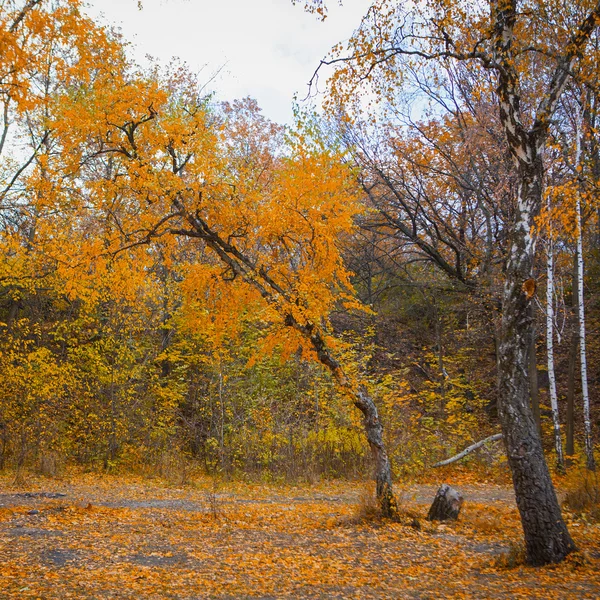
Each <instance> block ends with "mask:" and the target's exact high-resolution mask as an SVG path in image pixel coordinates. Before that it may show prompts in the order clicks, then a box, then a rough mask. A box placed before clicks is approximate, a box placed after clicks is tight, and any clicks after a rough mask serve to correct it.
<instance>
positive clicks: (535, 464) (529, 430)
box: [498, 148, 575, 565]
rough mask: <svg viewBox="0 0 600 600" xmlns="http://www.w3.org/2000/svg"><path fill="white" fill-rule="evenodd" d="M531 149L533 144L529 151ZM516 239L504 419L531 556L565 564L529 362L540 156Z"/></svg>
mask: <svg viewBox="0 0 600 600" xmlns="http://www.w3.org/2000/svg"><path fill="white" fill-rule="evenodd" d="M527 150H528V151H529V152H531V150H532V149H531V148H528V149H527ZM519 170H520V173H519V174H520V185H519V189H518V196H517V206H516V211H515V221H514V223H513V227H512V231H511V233H512V240H511V244H510V250H509V256H508V261H507V265H506V280H505V284H504V291H503V310H502V326H501V342H500V349H499V350H500V352H499V361H498V363H499V374H498V375H499V377H498V380H499V381H498V388H499V417H500V423H501V425H502V433H503V436H504V441H505V445H506V454H507V457H508V463H509V465H510V469H511V472H512V479H513V484H514V488H515V496H516V500H517V506H518V509H519V513H520V516H521V522H522V524H523V532H524V534H525V544H526V552H527V560H528V562H529V563H530V564H532V565H544V564H547V563H553V562H560V561H562V560H563V559H564V558H565V557H566V556H567V554H569V553H570V552H572V551H573V550H575V544H574V543H573V540H572V539H571V536H570V535H569V532H568V530H567V527H566V525H565V523H564V521H563V518H562V514H561V510H560V506H559V504H558V500H557V498H556V493H555V491H554V487H553V485H552V480H551V478H550V473H549V471H548V466H547V464H546V461H545V459H544V453H543V449H542V444H541V440H540V437H539V435H538V431H537V427H536V424H535V421H534V419H533V415H532V411H531V408H530V406H529V377H528V364H529V359H530V357H529V353H530V348H531V336H532V330H533V319H532V317H531V310H530V307H529V305H530V302H531V299H532V298H533V295H534V293H535V285H534V284H535V280H534V279H533V257H534V242H533V238H532V236H531V228H532V225H533V219H534V218H535V216H536V214H537V213H538V212H539V209H540V207H541V199H542V177H543V166H542V161H541V157H536V158H535V159H534V160H533V161H532V164H531V166H530V167H529V168H527V167H526V166H525V165H523V164H521V166H520V169H519Z"/></svg>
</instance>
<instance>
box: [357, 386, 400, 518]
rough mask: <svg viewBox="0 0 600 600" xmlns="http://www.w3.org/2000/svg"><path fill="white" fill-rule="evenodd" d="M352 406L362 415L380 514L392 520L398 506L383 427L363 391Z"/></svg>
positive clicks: (373, 404)
mask: <svg viewBox="0 0 600 600" xmlns="http://www.w3.org/2000/svg"><path fill="white" fill-rule="evenodd" d="M354 405H355V406H356V407H357V408H358V409H359V410H360V411H361V412H362V414H363V424H364V428H365V433H366V435H367V440H368V442H369V447H370V449H371V454H372V455H373V461H374V463H375V485H376V490H377V499H378V500H379V505H380V507H381V513H382V515H383V516H384V517H388V518H393V517H395V516H396V515H397V513H398V505H397V504H396V498H395V496H394V491H393V487H392V469H391V466H390V461H389V458H388V455H387V451H386V449H385V444H384V441H383V425H382V424H381V420H380V419H379V414H378V412H377V407H376V406H375V403H374V402H373V399H372V398H371V397H370V396H369V395H368V394H367V393H366V392H365V391H364V390H361V391H359V392H358V393H357V394H356V400H355V401H354Z"/></svg>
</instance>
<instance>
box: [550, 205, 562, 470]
mask: <svg viewBox="0 0 600 600" xmlns="http://www.w3.org/2000/svg"><path fill="white" fill-rule="evenodd" d="M548 203H549V202H548ZM548 229H549V231H548V242H547V244H546V252H547V263H546V269H547V285H546V348H547V354H548V382H549V385H548V388H549V392H550V406H551V407H552V422H553V425H554V447H555V448H556V470H557V471H559V472H561V473H562V472H564V470H565V461H564V458H563V447H562V439H561V434H560V418H559V414H558V395H557V393H556V376H555V374H554V255H553V253H554V245H553V243H552V224H551V223H550V225H549V227H548Z"/></svg>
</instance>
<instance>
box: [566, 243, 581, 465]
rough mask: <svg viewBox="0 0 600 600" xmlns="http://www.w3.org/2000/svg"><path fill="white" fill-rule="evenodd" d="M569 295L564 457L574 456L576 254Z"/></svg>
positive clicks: (577, 332) (577, 341)
mask: <svg viewBox="0 0 600 600" xmlns="http://www.w3.org/2000/svg"><path fill="white" fill-rule="evenodd" d="M572 290H573V291H572V294H571V307H572V311H571V312H572V314H573V317H574V321H575V322H574V323H573V325H572V330H571V331H572V333H571V347H570V348H569V371H568V378H567V444H566V449H565V452H566V455H567V456H573V455H574V454H575V371H576V367H577V349H578V346H579V312H578V304H577V298H578V293H577V252H575V254H574V255H573V283H572Z"/></svg>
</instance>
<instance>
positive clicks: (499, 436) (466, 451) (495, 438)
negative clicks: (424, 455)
mask: <svg viewBox="0 0 600 600" xmlns="http://www.w3.org/2000/svg"><path fill="white" fill-rule="evenodd" d="M501 439H502V434H501V433H496V434H494V435H490V437H486V438H485V440H481V441H480V442H477V443H475V444H473V445H471V446H469V447H467V448H465V449H464V450H463V451H462V452H459V453H458V454H457V455H455V456H453V457H452V458H447V459H446V460H441V461H440V462H437V463H435V465H432V466H433V468H435V467H445V466H446V465H449V464H452V463H453V462H456V461H458V460H460V459H461V458H464V457H465V456H467V454H470V453H471V452H473V451H474V450H477V449H478V448H481V446H485V444H487V443H489V442H496V441H498V440H501Z"/></svg>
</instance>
